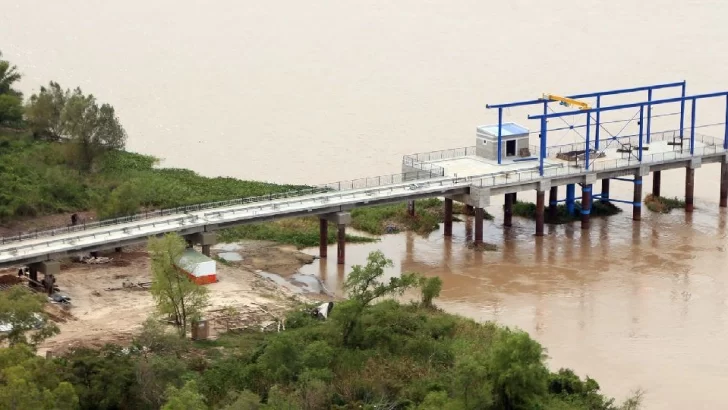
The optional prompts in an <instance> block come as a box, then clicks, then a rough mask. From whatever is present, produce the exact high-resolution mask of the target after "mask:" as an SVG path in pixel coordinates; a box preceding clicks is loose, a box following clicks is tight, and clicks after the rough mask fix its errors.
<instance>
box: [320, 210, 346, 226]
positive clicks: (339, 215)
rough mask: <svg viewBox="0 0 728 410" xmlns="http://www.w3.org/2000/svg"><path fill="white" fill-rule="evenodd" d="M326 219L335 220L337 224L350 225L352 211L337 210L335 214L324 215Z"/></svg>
mask: <svg viewBox="0 0 728 410" xmlns="http://www.w3.org/2000/svg"><path fill="white" fill-rule="evenodd" d="M322 217H325V218H326V220H328V221H329V222H333V223H335V224H337V225H350V224H351V213H349V212H336V213H333V214H328V215H324V216H322Z"/></svg>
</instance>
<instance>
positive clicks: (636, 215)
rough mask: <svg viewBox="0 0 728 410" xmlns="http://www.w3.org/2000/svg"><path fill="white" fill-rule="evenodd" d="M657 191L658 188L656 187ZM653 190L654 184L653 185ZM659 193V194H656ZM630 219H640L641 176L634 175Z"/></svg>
mask: <svg viewBox="0 0 728 410" xmlns="http://www.w3.org/2000/svg"><path fill="white" fill-rule="evenodd" d="M658 191H659V188H658ZM653 192H654V186H653ZM658 195H659V194H658ZM632 220H633V221H640V220H642V176H640V175H635V176H634V197H633V199H632Z"/></svg>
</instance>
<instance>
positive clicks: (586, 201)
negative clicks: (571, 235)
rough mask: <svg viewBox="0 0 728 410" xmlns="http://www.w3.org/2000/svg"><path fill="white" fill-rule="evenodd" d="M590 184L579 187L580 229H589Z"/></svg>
mask: <svg viewBox="0 0 728 410" xmlns="http://www.w3.org/2000/svg"><path fill="white" fill-rule="evenodd" d="M591 189H592V186H591V184H588V185H587V184H584V185H582V186H581V229H589V214H591V203H592V200H591Z"/></svg>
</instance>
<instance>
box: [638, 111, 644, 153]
mask: <svg viewBox="0 0 728 410" xmlns="http://www.w3.org/2000/svg"><path fill="white" fill-rule="evenodd" d="M644 114H645V106H644V105H640V144H639V152H638V153H637V159H638V160H639V161H640V162H642V128H643V127H644V124H643V122H644V121H642V120H643V119H644Z"/></svg>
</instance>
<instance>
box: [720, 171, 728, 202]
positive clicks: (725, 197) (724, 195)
mask: <svg viewBox="0 0 728 410" xmlns="http://www.w3.org/2000/svg"><path fill="white" fill-rule="evenodd" d="M720 207H721V208H726V207H728V163H726V162H725V161H723V162H721V163H720Z"/></svg>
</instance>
